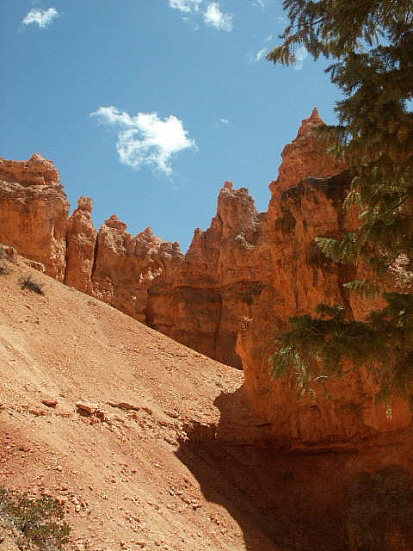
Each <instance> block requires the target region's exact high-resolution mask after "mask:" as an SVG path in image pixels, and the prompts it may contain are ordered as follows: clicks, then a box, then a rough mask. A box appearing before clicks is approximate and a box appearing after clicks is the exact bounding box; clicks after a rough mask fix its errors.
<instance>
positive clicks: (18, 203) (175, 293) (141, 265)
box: [0, 110, 411, 447]
mask: <svg viewBox="0 0 413 551" xmlns="http://www.w3.org/2000/svg"><path fill="white" fill-rule="evenodd" d="M321 124H323V122H322V120H321V119H320V117H319V115H318V113H317V111H316V110H314V111H313V113H312V114H311V116H310V117H309V118H308V119H305V120H304V121H303V122H302V125H301V127H300V129H299V131H298V134H297V137H296V138H295V139H294V140H293V141H292V142H291V143H290V144H288V145H287V146H286V147H285V149H284V151H283V153H282V164H281V167H280V169H279V176H278V178H277V179H276V180H275V181H274V182H272V183H271V184H270V190H271V200H270V204H269V208H268V211H267V212H266V213H258V212H257V211H256V209H255V206H254V202H253V200H252V198H251V197H250V196H249V194H248V191H247V190H246V189H244V188H241V189H238V190H237V189H234V188H233V186H232V184H231V183H230V182H226V183H225V185H224V187H223V188H222V189H221V191H220V193H219V197H218V206H217V214H216V216H215V217H214V218H213V219H212V221H211V226H210V228H209V229H207V230H205V231H202V230H200V229H196V230H195V233H194V237H193V240H192V243H191V245H190V247H189V250H188V252H187V253H186V254H185V255H182V254H181V252H180V251H179V247H178V244H177V243H166V242H163V241H162V240H161V239H159V238H157V237H155V236H154V235H153V233H152V231H151V230H150V229H149V228H147V229H146V230H144V231H143V232H141V233H139V234H138V235H137V236H135V237H132V236H131V235H130V234H128V233H127V231H126V225H125V224H124V223H123V222H121V221H119V220H118V218H117V217H116V216H115V215H112V216H111V217H110V218H109V219H108V220H106V221H105V223H104V224H102V226H101V227H100V228H99V230H98V231H96V230H95V228H94V227H93V222H92V217H91V210H92V205H91V200H90V199H88V198H85V197H81V198H80V199H79V203H78V207H77V208H76V209H75V211H74V212H73V214H72V215H71V216H70V217H68V204H67V200H66V197H65V195H64V193H63V191H62V188H61V186H60V185H59V183H58V181H59V178H58V174H57V172H56V170H55V169H54V167H53V165H52V164H51V163H50V162H49V161H46V160H45V159H43V158H41V157H40V156H39V155H35V156H33V157H32V158H31V159H30V160H29V161H27V162H14V161H2V163H1V164H0V181H1V182H0V216H1V220H2V221H3V224H1V225H0V228H1V230H0V242H1V243H4V244H6V245H12V246H14V247H16V248H17V249H18V251H19V253H20V254H22V255H23V256H27V257H29V258H31V259H34V260H36V261H38V262H42V263H44V265H45V266H46V271H47V273H48V274H50V275H52V276H53V277H57V278H58V279H60V280H64V282H65V283H66V284H67V285H71V286H73V287H75V288H76V289H79V290H81V291H83V292H86V293H88V294H90V295H93V296H95V297H96V298H99V299H101V300H103V301H105V302H107V303H108V304H111V305H112V306H114V307H116V308H118V309H119V310H122V311H123V312H125V313H127V314H129V315H131V316H133V317H134V318H136V319H138V320H140V321H143V322H145V323H147V324H148V325H150V326H151V327H153V328H155V329H157V330H158V331H160V332H162V333H164V334H166V335H168V336H170V337H172V338H173V339H175V340H177V341H179V342H181V343H183V344H186V345H187V346H189V347H192V348H194V349H196V350H198V351H199V352H201V353H203V354H206V355H208V356H210V357H212V358H214V359H217V360H219V361H221V362H223V363H226V364H228V365H231V366H234V367H238V368H240V367H243V369H244V372H245V384H244V391H245V392H246V394H247V396H248V398H249V401H250V403H251V404H252V406H253V408H254V409H255V411H256V412H257V413H258V414H260V416H261V417H262V419H263V423H267V424H268V425H269V426H270V427H271V428H272V430H273V432H274V434H276V435H277V438H278V439H279V441H280V443H285V445H288V446H294V445H306V446H318V445H322V446H324V447H325V446H329V445H330V444H331V445H337V444H340V445H346V443H353V444H354V442H356V441H360V440H363V439H366V438H373V437H374V436H375V435H377V434H378V433H380V432H382V431H387V430H393V429H397V428H401V427H405V426H407V425H408V424H409V423H410V422H411V414H410V411H409V409H408V407H407V405H406V404H405V403H404V402H402V401H401V400H400V401H398V402H397V403H395V405H394V406H395V407H394V408H393V416H392V417H391V418H389V416H388V415H386V409H385V405H384V404H376V403H375V400H374V396H375V393H376V391H377V387H376V385H375V383H374V381H373V380H371V378H370V377H369V376H368V375H367V374H366V373H362V372H361V371H357V372H354V373H349V374H347V375H346V376H344V377H343V378H340V379H338V378H335V377H331V378H329V379H328V380H327V381H323V382H322V383H321V382H319V383H315V384H314V390H315V393H313V394H312V395H311V396H309V395H308V394H304V395H302V394H300V393H299V392H298V390H297V387H296V384H295V383H296V381H295V378H294V377H286V378H284V379H282V380H276V381H274V380H273V379H272V378H271V377H270V366H269V362H268V359H269V357H270V355H271V354H272V353H273V352H274V343H273V337H274V336H275V335H276V334H277V333H280V332H282V331H284V330H285V329H286V327H287V322H288V319H289V317H291V316H293V315H300V314H306V313H310V314H311V313H313V312H314V309H315V307H316V306H317V305H318V304H319V303H326V304H328V305H331V306H332V305H334V304H343V305H344V306H345V307H346V309H347V311H348V312H349V313H350V314H351V315H352V316H353V317H354V319H363V317H364V316H365V315H366V313H367V312H368V311H369V310H371V309H372V308H373V307H376V306H377V307H380V306H381V303H380V301H377V300H376V301H372V300H367V299H363V298H361V297H360V296H358V295H350V294H348V293H346V292H345V290H344V288H343V286H342V284H343V283H344V282H345V281H348V280H351V279H356V278H361V277H363V276H364V274H365V268H363V267H361V266H357V267H356V266H342V265H338V264H336V263H333V262H330V261H328V260H327V259H326V258H325V257H324V256H323V255H322V253H321V252H320V250H319V249H318V247H317V246H316V245H315V243H314V237H316V236H319V235H328V236H334V237H338V236H340V235H342V233H343V232H344V231H348V230H351V229H354V228H355V227H356V225H357V216H356V213H355V212H354V211H350V212H344V211H343V209H342V208H341V204H342V200H343V197H344V194H345V190H346V187H347V186H348V183H349V175H348V173H347V171H346V167H345V166H343V165H341V164H339V163H338V162H337V161H336V160H335V159H333V158H332V157H329V156H328V155H327V154H326V153H325V151H324V146H323V144H322V143H321V142H320V140H318V139H317V137H316V135H315V133H314V129H316V128H317V127H318V126H319V125H321ZM26 228H30V229H31V231H26Z"/></svg>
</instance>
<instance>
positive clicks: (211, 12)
mask: <svg viewBox="0 0 413 551" xmlns="http://www.w3.org/2000/svg"><path fill="white" fill-rule="evenodd" d="M232 17H233V16H232V15H230V14H228V13H224V12H222V11H221V8H220V5H219V3H218V2H211V3H210V4H208V6H207V8H206V10H205V12H204V21H205V23H206V24H207V25H209V26H211V27H214V28H215V29H217V30H218V31H232Z"/></svg>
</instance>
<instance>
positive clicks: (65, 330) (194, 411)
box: [0, 264, 274, 550]
mask: <svg viewBox="0 0 413 551" xmlns="http://www.w3.org/2000/svg"><path fill="white" fill-rule="evenodd" d="M12 267H13V273H12V274H11V275H1V276H0V293H1V301H0V353H1V359H2V361H1V362H0V377H1V388H0V403H1V404H2V405H1V411H0V419H1V425H0V433H1V434H0V436H1V440H0V441H1V449H0V452H1V455H0V462H1V463H0V483H1V484H3V485H5V486H7V487H9V488H15V489H21V490H29V491H30V492H32V493H33V494H35V493H39V492H42V491H46V492H47V493H51V494H53V495H55V496H57V497H59V498H61V499H62V500H64V501H65V502H66V503H67V504H68V508H69V511H70V513H69V515H70V521H71V522H72V523H73V525H74V533H73V536H74V541H75V543H76V544H77V546H78V547H80V548H82V547H83V546H84V547H85V548H88V547H90V548H91V549H119V548H123V549H171V550H172V549H174V550H184V549H185V550H186V549H188V550H202V549H225V550H230V549H232V550H240V549H246V548H248V547H247V544H246V543H245V540H246V539H247V540H248V541H249V542H254V541H255V548H256V549H274V547H273V546H272V545H271V544H270V543H269V542H268V540H267V539H266V537H265V536H264V535H263V534H262V533H260V530H259V529H255V528H253V523H252V522H251V520H250V521H249V522H248V521H246V525H247V526H248V532H249V535H248V538H245V537H244V533H243V532H244V530H245V527H244V528H241V527H240V525H239V523H238V522H236V521H235V520H234V518H233V516H234V515H232V514H230V513H229V512H228V510H227V509H226V508H225V507H223V506H222V505H220V504H219V502H220V501H221V500H220V498H219V496H218V497H217V499H216V500H215V501H217V502H218V503H214V502H213V501H209V500H207V499H206V497H205V496H204V495H203V492H202V489H201V488H200V483H199V482H198V480H197V479H196V478H195V476H194V475H193V474H192V473H191V471H190V470H189V469H188V467H187V466H186V465H185V458H184V457H182V454H183V455H185V457H186V455H188V454H189V457H191V452H190V451H186V450H185V451H183V447H185V442H187V441H188V439H189V438H190V439H191V440H192V441H193V440H195V441H203V440H207V441H209V440H211V439H212V440H215V439H216V438H218V439H220V440H224V441H226V440H232V439H233V438H234V436H233V435H234V434H235V435H236V438H238V439H241V441H251V439H253V438H255V437H258V438H261V432H262V430H263V429H260V428H256V427H254V426H250V425H251V422H250V419H249V416H248V413H247V410H246V409H245V407H244V404H243V401H242V397H239V398H238V397H237V398H236V399H235V400H233V401H232V402H231V405H230V406H229V411H225V410H228V407H227V406H225V403H224V402H225V397H226V396H232V395H233V394H234V393H236V391H237V389H238V388H239V387H240V385H241V382H242V381H241V373H240V372H238V371H235V370H233V369H230V368H228V367H226V366H223V365H221V364H219V363H217V362H214V361H212V360H209V359H208V358H206V357H204V356H202V355H200V354H198V353H196V352H193V351H192V350H189V349H187V348H185V347H184V346H181V345H178V344H176V343H175V342H173V341H171V340H169V339H168V338H166V337H164V336H162V335H160V334H158V333H156V332H154V331H152V330H151V329H148V328H147V327H145V326H143V325H141V324H140V323H138V322H136V321H135V320H133V319H131V318H129V317H127V316H125V315H123V314H121V313H120V312H118V311H117V310H114V309H113V308H111V307H109V306H107V305H105V304H103V303H101V302H99V301H97V300H95V299H92V298H89V297H87V296H86V295H83V294H81V293H79V292H77V291H75V290H73V289H71V288H68V287H65V286H63V285H61V284H59V283H57V282H56V281H54V280H52V279H50V278H47V277H45V276H43V275H42V274H39V273H38V272H35V271H34V270H32V269H31V268H28V267H26V266H24V265H23V264H21V265H20V266H19V267H18V266H16V265H12ZM22 273H24V274H30V273H31V274H33V277H34V278H35V279H36V281H38V282H39V283H42V284H44V292H45V294H44V296H40V295H37V294H35V293H33V292H31V291H28V290H24V291H23V290H21V289H20V287H19V283H18V280H19V277H21V275H22ZM43 400H57V405H56V407H54V408H53V407H48V406H47V405H44V404H43V403H42V401H43ZM79 400H84V401H87V402H89V403H93V404H97V405H98V409H99V413H98V415H97V416H96V415H92V416H82V415H80V414H79V412H78V411H77V408H76V403H77V402H78V401H79ZM214 401H218V403H219V402H220V401H221V403H222V404H223V405H222V407H221V409H223V410H224V411H225V415H226V416H227V418H231V419H235V418H237V421H236V422H235V421H234V423H231V427H230V428H229V429H225V428H222V429H221V428H219V429H218V432H219V434H215V433H216V429H215V428H214V427H217V426H218V424H219V419H220V416H221V411H220V409H219V408H218V407H217V405H214ZM109 402H110V403H111V404H112V405H109ZM121 403H124V404H126V405H124V406H123V408H127V409H122V407H115V406H114V404H121ZM102 417H103V419H102ZM252 423H253V422H252ZM188 432H189V433H190V434H189V435H188ZM263 436H264V437H265V435H263ZM179 452H180V453H179ZM180 455H181V457H180ZM206 455H208V454H206ZM217 476H219V473H217ZM217 487H218V489H217V492H218V493H219V491H220V490H219V484H217ZM222 491H223V492H225V491H228V490H227V489H226V488H223V489H222ZM229 497H230V496H229ZM250 512H251V511H248V512H247V513H248V514H249V513H250ZM244 514H245V511H243V506H242V503H241V504H240V510H239V512H238V516H239V515H241V517H242V516H243V515H244Z"/></svg>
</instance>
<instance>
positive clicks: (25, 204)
mask: <svg viewBox="0 0 413 551" xmlns="http://www.w3.org/2000/svg"><path fill="white" fill-rule="evenodd" d="M68 211H69V202H68V201H67V198H66V194H65V193H64V191H63V188H62V186H61V185H60V178H59V173H58V172H57V170H56V168H55V167H54V165H53V163H52V162H51V161H48V160H47V159H44V158H43V157H42V156H41V155H39V154H37V153H36V154H34V155H32V157H30V159H29V160H28V161H8V160H5V159H0V242H2V243H4V244H6V245H10V246H13V247H15V248H16V249H17V250H18V252H19V254H21V255H22V256H25V257H28V258H30V259H31V260H33V261H35V262H39V263H41V264H43V265H44V266H45V269H46V273H47V274H48V275H50V276H52V277H55V278H56V279H59V280H60V281H62V280H63V277H64V270H65V254H66V227H67V215H68Z"/></svg>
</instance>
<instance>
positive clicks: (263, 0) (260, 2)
mask: <svg viewBox="0 0 413 551" xmlns="http://www.w3.org/2000/svg"><path fill="white" fill-rule="evenodd" d="M252 5H253V6H260V7H261V8H265V7H266V6H267V5H268V0H255V2H253V4H252Z"/></svg>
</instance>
